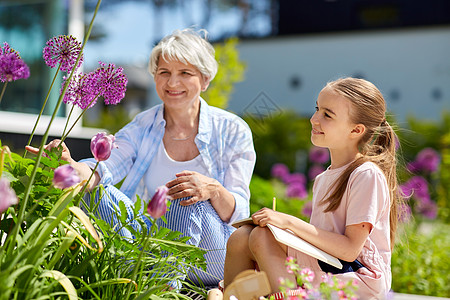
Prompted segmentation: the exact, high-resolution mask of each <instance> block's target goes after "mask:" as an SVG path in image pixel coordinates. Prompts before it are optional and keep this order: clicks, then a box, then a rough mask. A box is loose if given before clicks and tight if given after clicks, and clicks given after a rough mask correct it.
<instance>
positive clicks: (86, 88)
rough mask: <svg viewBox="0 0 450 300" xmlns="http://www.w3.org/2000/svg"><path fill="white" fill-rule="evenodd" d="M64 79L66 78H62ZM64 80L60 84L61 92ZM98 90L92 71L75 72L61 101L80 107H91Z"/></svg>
mask: <svg viewBox="0 0 450 300" xmlns="http://www.w3.org/2000/svg"><path fill="white" fill-rule="evenodd" d="M64 79H66V78H64ZM65 84H66V82H63V84H62V86H61V93H62V92H63V90H64V86H65ZM98 95H99V91H98V88H97V84H96V81H95V78H93V73H89V74H84V73H80V74H76V75H73V77H72V79H71V80H70V82H69V85H68V86H67V89H66V93H65V94H64V98H63V101H64V103H66V104H74V105H77V106H78V107H80V108H81V109H83V110H84V109H87V108H91V107H92V106H94V105H95V103H96V102H97V99H98Z"/></svg>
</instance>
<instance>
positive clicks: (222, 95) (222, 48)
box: [202, 38, 245, 109]
mask: <svg viewBox="0 0 450 300" xmlns="http://www.w3.org/2000/svg"><path fill="white" fill-rule="evenodd" d="M237 43H238V39H237V38H230V39H227V40H226V41H225V42H224V43H220V44H215V45H214V48H215V50H216V60H217V61H218V62H219V69H218V71H217V74H216V77H215V78H214V80H213V81H212V82H211V85H210V87H209V88H208V89H207V90H206V92H204V93H203V94H202V97H203V98H204V99H205V100H206V101H207V102H208V104H209V105H212V106H216V107H219V108H223V109H225V108H226V107H227V106H228V100H229V98H230V94H231V93H232V92H233V87H234V84H235V83H236V82H240V81H242V80H243V78H244V76H243V74H244V71H245V64H244V63H243V62H242V61H241V60H239V51H238V50H237V49H236V46H237Z"/></svg>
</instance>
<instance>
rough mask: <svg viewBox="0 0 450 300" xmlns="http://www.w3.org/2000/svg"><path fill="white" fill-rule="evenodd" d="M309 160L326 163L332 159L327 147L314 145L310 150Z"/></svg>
mask: <svg viewBox="0 0 450 300" xmlns="http://www.w3.org/2000/svg"><path fill="white" fill-rule="evenodd" d="M309 160H310V161H311V162H313V163H318V164H324V163H326V162H328V161H329V160H330V153H329V152H328V149H327V148H322V147H316V146H313V147H311V149H310V150H309Z"/></svg>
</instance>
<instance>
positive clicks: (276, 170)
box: [270, 163, 289, 181]
mask: <svg viewBox="0 0 450 300" xmlns="http://www.w3.org/2000/svg"><path fill="white" fill-rule="evenodd" d="M270 173H271V175H272V177H274V178H278V179H281V180H283V181H284V179H285V178H286V177H287V176H288V175H289V168H288V167H287V166H286V165H285V164H282V163H277V164H274V165H273V166H272V169H271V170H270Z"/></svg>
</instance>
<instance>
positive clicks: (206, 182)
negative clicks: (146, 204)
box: [166, 171, 220, 206]
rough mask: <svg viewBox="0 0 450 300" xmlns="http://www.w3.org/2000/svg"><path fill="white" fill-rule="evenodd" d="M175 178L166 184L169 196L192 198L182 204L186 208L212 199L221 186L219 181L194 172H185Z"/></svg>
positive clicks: (173, 197)
mask: <svg viewBox="0 0 450 300" xmlns="http://www.w3.org/2000/svg"><path fill="white" fill-rule="evenodd" d="M175 176H176V178H175V179H174V180H171V181H169V182H168V183H166V186H167V187H168V188H169V192H168V195H169V196H170V197H171V198H172V199H179V198H184V197H191V198H189V199H187V200H183V201H181V202H180V205H184V206H187V205H191V204H194V203H196V202H198V201H206V200H208V199H210V198H212V197H213V196H214V195H213V194H214V193H216V192H217V191H218V185H220V184H219V182H218V181H217V180H215V179H213V178H210V177H207V176H205V175H202V174H200V173H197V172H194V171H183V172H181V173H177V174H175Z"/></svg>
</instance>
